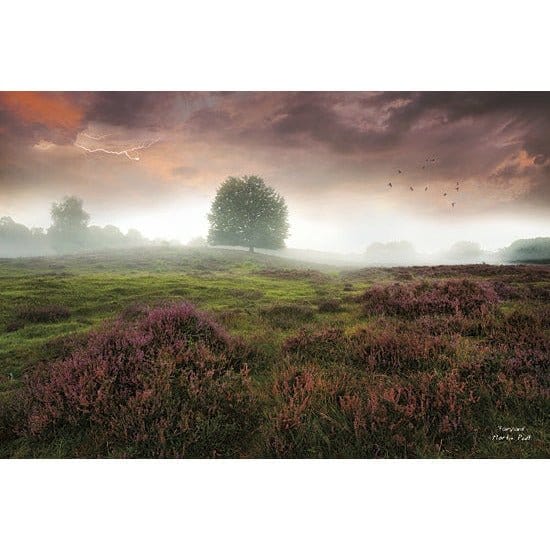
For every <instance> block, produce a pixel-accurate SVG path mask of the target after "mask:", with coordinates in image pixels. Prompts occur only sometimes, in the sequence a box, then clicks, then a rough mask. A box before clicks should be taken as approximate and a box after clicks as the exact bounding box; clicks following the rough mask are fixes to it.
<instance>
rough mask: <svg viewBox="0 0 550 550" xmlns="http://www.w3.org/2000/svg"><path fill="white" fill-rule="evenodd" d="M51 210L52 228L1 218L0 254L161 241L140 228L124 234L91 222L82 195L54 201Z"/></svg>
mask: <svg viewBox="0 0 550 550" xmlns="http://www.w3.org/2000/svg"><path fill="white" fill-rule="evenodd" d="M50 213H51V216H52V224H51V226H50V227H49V228H48V229H43V228H41V227H33V228H30V229H29V228H28V227H26V226H25V225H23V224H21V223H17V222H15V221H14V220H13V219H12V218H10V217H7V216H6V217H2V218H0V257H4V258H5V257H19V256H47V255H50V254H71V253H75V252H83V251H89V250H102V249H109V248H131V247H138V246H147V245H152V244H157V243H155V242H152V241H150V240H148V239H146V238H145V237H143V236H142V235H141V233H140V232H139V231H137V230H136V229H130V230H129V231H128V232H127V233H126V234H124V233H122V231H121V230H120V229H119V228H118V227H115V226H114V225H106V226H105V227H99V226H97V225H89V221H90V216H89V214H88V213H87V212H85V211H84V209H83V207H82V200H81V199H79V198H78V197H66V198H65V199H64V200H63V201H61V202H59V203H54V204H53V205H52V207H51V210H50Z"/></svg>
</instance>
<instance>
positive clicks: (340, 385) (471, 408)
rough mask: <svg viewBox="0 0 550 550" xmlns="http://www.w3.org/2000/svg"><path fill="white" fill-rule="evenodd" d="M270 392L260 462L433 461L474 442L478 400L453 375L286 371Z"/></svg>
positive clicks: (456, 374) (455, 373) (454, 372)
mask: <svg viewBox="0 0 550 550" xmlns="http://www.w3.org/2000/svg"><path fill="white" fill-rule="evenodd" d="M272 392H273V395H274V397H275V398H276V407H275V408H274V409H273V411H272V412H271V414H270V417H269V421H268V425H267V433H266V434H265V444H266V449H265V451H264V453H265V455H267V456H275V457H286V458H294V457H300V458H305V457H309V458H322V457H346V458H352V457H361V458H367V457H390V458H391V457H422V456H424V457H425V456H441V455H445V454H457V453H460V452H463V453H464V452H466V453H467V451H468V449H469V448H471V445H473V443H474V441H475V432H476V426H475V425H474V422H473V421H474V419H475V418H476V414H475V413H476V406H477V403H478V401H479V397H478V396H477V395H476V392H475V388H474V389H472V387H471V386H470V385H469V384H468V383H467V382H466V381H465V380H463V379H462V377H461V375H460V373H459V372H458V371H457V370H451V371H448V372H445V373H442V374H437V373H435V372H421V373H415V374H413V375H411V376H410V377H408V378H400V377H372V376H368V375H364V374H363V375H356V376H351V375H350V374H349V373H348V372H346V371H343V370H327V369H320V368H319V367H318V366H316V365H315V364H308V365H306V366H304V367H296V366H294V365H289V366H287V367H285V368H284V369H283V370H282V371H280V372H279V373H278V375H277V378H276V380H275V381H274V384H273V390H272Z"/></svg>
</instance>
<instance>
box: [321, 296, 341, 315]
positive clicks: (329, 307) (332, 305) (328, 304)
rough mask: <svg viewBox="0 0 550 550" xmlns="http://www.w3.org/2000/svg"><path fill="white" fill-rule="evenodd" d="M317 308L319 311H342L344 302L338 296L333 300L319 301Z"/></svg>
mask: <svg viewBox="0 0 550 550" xmlns="http://www.w3.org/2000/svg"><path fill="white" fill-rule="evenodd" d="M317 309H318V310H319V313H337V312H338V311H342V302H341V300H337V299H336V298H334V299H331V300H323V301H322V302H319V305H318V306H317Z"/></svg>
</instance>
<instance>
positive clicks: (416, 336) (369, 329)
mask: <svg viewBox="0 0 550 550" xmlns="http://www.w3.org/2000/svg"><path fill="white" fill-rule="evenodd" d="M455 347H456V344H455V341H454V339H453V338H451V337H445V336H440V335H436V336H434V335H429V334H428V335H425V334H422V333H420V332H419V331H416V330H403V327H400V326H399V325H396V324H390V323H385V324H382V325H381V326H377V327H374V326H366V327H362V328H359V329H358V330H356V331H355V332H352V333H350V334H346V333H345V332H344V331H343V330H342V329H340V328H332V327H330V328H325V329H322V330H319V331H308V330H304V329H302V330H300V331H299V332H298V333H297V334H295V335H293V336H291V337H289V338H287V339H286V340H285V342H284V343H283V350H284V351H285V352H286V354H287V355H289V356H290V357H291V358H292V359H293V360H294V361H297V362H301V363H304V362H308V361H314V362H316V363H318V364H338V365H346V366H350V367H355V368H359V369H361V370H363V371H373V372H385V373H394V372H407V371H411V370H427V369H431V368H446V367H448V366H449V365H451V364H452V360H453V358H454V357H455Z"/></svg>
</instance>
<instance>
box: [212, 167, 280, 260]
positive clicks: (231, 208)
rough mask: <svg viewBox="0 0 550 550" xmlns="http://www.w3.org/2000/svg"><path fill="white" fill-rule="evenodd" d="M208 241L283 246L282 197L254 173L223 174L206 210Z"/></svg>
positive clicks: (227, 243) (249, 247)
mask: <svg viewBox="0 0 550 550" xmlns="http://www.w3.org/2000/svg"><path fill="white" fill-rule="evenodd" d="M208 221H209V222H210V231H209V232H208V242H209V244H214V245H216V244H222V245H230V246H248V250H249V251H250V252H254V248H255V247H258V248H270V249H277V248H284V246H285V239H286V238H287V237H288V227H289V226H288V210H287V207H286V203H285V200H284V198H283V197H281V195H279V194H278V193H277V192H276V191H275V190H274V189H273V188H271V187H268V186H267V185H266V184H265V183H264V181H263V179H262V178H260V177H258V176H243V177H242V178H235V177H229V178H227V179H226V180H225V181H224V182H223V183H222V185H221V186H220V188H219V189H218V192H217V194H216V198H215V199H214V202H213V203H212V208H211V210H210V214H208Z"/></svg>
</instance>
